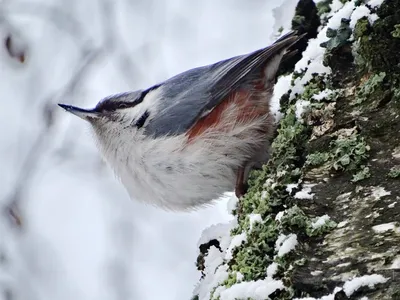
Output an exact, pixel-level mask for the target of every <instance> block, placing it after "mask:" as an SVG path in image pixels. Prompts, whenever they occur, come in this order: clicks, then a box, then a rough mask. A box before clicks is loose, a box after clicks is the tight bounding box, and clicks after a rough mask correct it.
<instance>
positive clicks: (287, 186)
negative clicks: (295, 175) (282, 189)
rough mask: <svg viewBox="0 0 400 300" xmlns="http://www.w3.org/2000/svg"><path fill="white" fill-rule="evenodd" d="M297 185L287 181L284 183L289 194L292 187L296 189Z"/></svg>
mask: <svg viewBox="0 0 400 300" xmlns="http://www.w3.org/2000/svg"><path fill="white" fill-rule="evenodd" d="M298 187H299V184H298V183H289V184H288V185H286V191H287V192H288V193H289V194H291V193H292V190H293V189H297V188H298Z"/></svg>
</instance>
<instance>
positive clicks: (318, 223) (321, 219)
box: [311, 215, 331, 229]
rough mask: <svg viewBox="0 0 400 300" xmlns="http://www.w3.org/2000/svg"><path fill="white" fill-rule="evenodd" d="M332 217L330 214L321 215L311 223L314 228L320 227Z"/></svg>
mask: <svg viewBox="0 0 400 300" xmlns="http://www.w3.org/2000/svg"><path fill="white" fill-rule="evenodd" d="M330 219H331V218H330V217H329V216H328V215H323V216H321V217H319V218H318V219H317V220H316V221H315V222H313V223H312V224H311V226H312V228H313V229H318V228H320V227H322V226H324V225H325V224H326V222H328V221H329V220H330Z"/></svg>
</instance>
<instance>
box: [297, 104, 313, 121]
mask: <svg viewBox="0 0 400 300" xmlns="http://www.w3.org/2000/svg"><path fill="white" fill-rule="evenodd" d="M310 104H311V103H310V101H305V100H299V101H297V102H296V112H295V114H296V118H297V120H298V121H299V122H300V123H303V122H304V120H303V118H302V116H303V114H304V113H305V112H307V108H308V107H309V106H310Z"/></svg>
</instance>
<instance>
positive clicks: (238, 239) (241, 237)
mask: <svg viewBox="0 0 400 300" xmlns="http://www.w3.org/2000/svg"><path fill="white" fill-rule="evenodd" d="M246 240H247V235H246V233H245V232H243V233H241V234H238V235H235V236H234V237H233V238H232V240H231V243H230V245H229V247H228V249H227V250H226V254H225V259H227V260H231V259H232V257H233V256H232V255H233V250H234V249H235V248H236V247H238V246H240V245H241V244H242V243H243V242H245V241H246Z"/></svg>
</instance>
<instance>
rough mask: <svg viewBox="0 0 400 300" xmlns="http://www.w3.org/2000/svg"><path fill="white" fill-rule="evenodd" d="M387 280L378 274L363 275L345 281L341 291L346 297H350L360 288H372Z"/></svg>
mask: <svg viewBox="0 0 400 300" xmlns="http://www.w3.org/2000/svg"><path fill="white" fill-rule="evenodd" d="M388 280H389V279H388V278H385V277H383V276H382V275H380V274H372V275H364V276H361V277H356V278H353V279H351V280H349V281H346V282H345V284H344V286H343V290H344V292H345V293H346V295H347V297H350V296H351V295H352V294H353V293H354V292H355V291H357V290H358V289H359V288H360V287H363V286H368V287H369V288H373V287H374V286H375V285H376V284H379V283H385V282H386V281H388Z"/></svg>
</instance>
